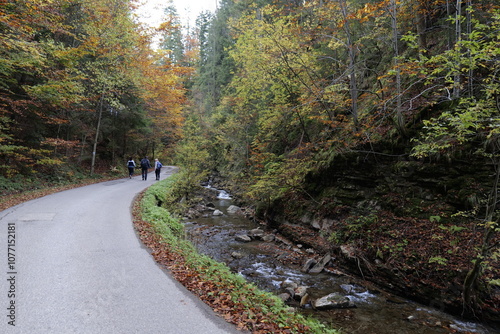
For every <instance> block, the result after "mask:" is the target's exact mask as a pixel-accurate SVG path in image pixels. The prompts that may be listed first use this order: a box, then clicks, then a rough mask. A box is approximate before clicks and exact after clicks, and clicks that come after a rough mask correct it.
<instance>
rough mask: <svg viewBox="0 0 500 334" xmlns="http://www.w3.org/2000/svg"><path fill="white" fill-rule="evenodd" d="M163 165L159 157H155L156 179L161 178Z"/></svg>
mask: <svg viewBox="0 0 500 334" xmlns="http://www.w3.org/2000/svg"><path fill="white" fill-rule="evenodd" d="M162 167H163V165H162V164H161V162H160V161H158V159H155V175H156V181H159V180H160V172H161V168H162Z"/></svg>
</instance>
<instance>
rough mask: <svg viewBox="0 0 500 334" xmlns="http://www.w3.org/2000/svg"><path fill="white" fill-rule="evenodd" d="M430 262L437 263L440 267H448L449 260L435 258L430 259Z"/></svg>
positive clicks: (439, 257)
mask: <svg viewBox="0 0 500 334" xmlns="http://www.w3.org/2000/svg"><path fill="white" fill-rule="evenodd" d="M428 262H429V263H430V264H431V263H437V264H438V265H440V266H446V264H447V263H448V260H447V259H445V258H444V257H441V256H433V257H431V258H429V261H428Z"/></svg>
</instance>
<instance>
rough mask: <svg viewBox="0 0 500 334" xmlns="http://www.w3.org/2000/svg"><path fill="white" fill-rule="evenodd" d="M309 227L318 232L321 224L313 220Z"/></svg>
mask: <svg viewBox="0 0 500 334" xmlns="http://www.w3.org/2000/svg"><path fill="white" fill-rule="evenodd" d="M311 226H312V227H313V228H314V229H316V230H320V229H321V223H320V221H318V220H316V219H314V220H313V221H312V222H311Z"/></svg>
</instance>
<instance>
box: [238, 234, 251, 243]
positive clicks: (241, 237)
mask: <svg viewBox="0 0 500 334" xmlns="http://www.w3.org/2000/svg"><path fill="white" fill-rule="evenodd" d="M234 240H236V241H240V242H250V241H252V238H250V237H249V236H248V235H246V234H239V235H237V236H236V237H235V238H234Z"/></svg>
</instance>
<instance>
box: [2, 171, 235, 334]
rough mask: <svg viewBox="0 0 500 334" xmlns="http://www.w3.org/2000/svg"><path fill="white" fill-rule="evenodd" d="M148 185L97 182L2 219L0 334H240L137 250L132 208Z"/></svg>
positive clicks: (14, 210)
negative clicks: (136, 198)
mask: <svg viewBox="0 0 500 334" xmlns="http://www.w3.org/2000/svg"><path fill="white" fill-rule="evenodd" d="M172 170H173V169H172V168H170V167H166V168H163V171H162V177H166V176H168V175H169V174H170V173H171V172H172ZM154 182H156V181H154V175H153V176H151V175H149V179H148V180H147V181H142V180H141V177H140V176H138V177H137V176H136V177H134V178H132V179H131V180H130V179H128V178H126V179H122V180H117V181H110V182H104V183H99V184H95V185H90V186H86V187H81V188H77V189H73V190H68V191H64V192H60V193H57V194H53V195H50V196H46V197H43V198H40V199H36V200H32V201H29V202H26V203H24V204H21V205H18V206H16V207H13V208H10V209H7V210H5V211H2V212H0V268H2V269H1V270H0V282H1V283H0V321H1V322H0V333H33V334H46V333H57V334H69V333H89V334H100V333H103V334H112V333H120V334H121V333H123V334H125V333H127V334H128V333H141V334H145V333H175V334H182V333H187V334H190V333H193V334H210V333H214V334H221V333H240V332H238V331H237V330H236V329H235V328H234V327H233V326H231V325H229V324H227V323H226V322H224V321H223V320H222V319H221V318H219V317H217V316H216V315H215V314H214V313H213V312H212V310H211V309H209V308H208V307H207V306H206V305H205V304H203V303H202V302H201V301H199V300H198V299H197V298H196V297H194V296H193V295H192V294H190V293H189V292H188V291H187V290H186V289H184V287H182V286H181V285H180V284H179V283H178V282H176V281H175V280H174V279H173V278H171V277H170V276H169V275H168V274H167V273H166V272H164V271H163V270H162V269H161V268H159V267H158V266H157V265H156V263H155V262H154V260H153V259H152V257H151V256H150V255H149V253H148V252H147V250H146V249H145V248H143V246H142V245H141V243H140V241H139V240H138V238H137V236H136V234H135V232H134V230H133V226H132V221H131V214H130V207H131V203H132V200H133V198H134V196H135V195H136V194H137V193H139V192H140V191H142V190H143V189H145V188H146V187H148V186H149V185H151V184H153V183H154ZM14 238H15V244H14V242H13V240H14ZM9 245H10V250H9ZM12 321H14V322H12ZM9 322H11V324H13V323H14V324H15V327H14V326H12V325H11V324H9Z"/></svg>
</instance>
